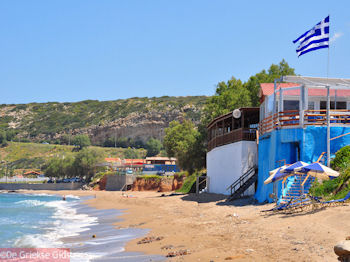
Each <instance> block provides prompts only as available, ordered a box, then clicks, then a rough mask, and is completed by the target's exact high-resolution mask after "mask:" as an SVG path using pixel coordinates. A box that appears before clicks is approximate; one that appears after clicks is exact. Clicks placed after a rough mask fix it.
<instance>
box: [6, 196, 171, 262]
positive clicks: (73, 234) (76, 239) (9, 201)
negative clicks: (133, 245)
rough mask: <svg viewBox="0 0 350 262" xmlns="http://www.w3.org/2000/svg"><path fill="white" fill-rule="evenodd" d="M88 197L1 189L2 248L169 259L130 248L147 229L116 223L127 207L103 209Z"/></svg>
mask: <svg viewBox="0 0 350 262" xmlns="http://www.w3.org/2000/svg"><path fill="white" fill-rule="evenodd" d="M85 200H87V197H84V198H79V197H77V196H73V195H67V196H66V200H65V201H64V200H63V199H62V196H58V195H48V194H19V193H0V248H69V249H70V258H71V259H70V261H72V262H73V261H79V262H83V261H87V262H88V261H118V262H119V261H125V262H131V261H140V262H142V261H164V260H165V258H164V257H161V256H157V255H146V254H143V253H138V252H126V251H125V248H124V247H125V244H126V243H127V242H128V241H130V240H132V239H135V238H139V237H142V236H144V235H146V234H147V233H148V230H146V229H139V228H136V227H127V228H116V227H115V226H113V223H115V222H117V221H118V216H120V215H121V214H122V210H116V209H107V210H106V209H104V210H99V209H95V208H92V207H89V206H88V205H85V204H83V202H84V201H85Z"/></svg>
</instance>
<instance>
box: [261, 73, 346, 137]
mask: <svg viewBox="0 0 350 262" xmlns="http://www.w3.org/2000/svg"><path fill="white" fill-rule="evenodd" d="M284 80H286V81H287V82H289V83H275V84H274V83H267V84H261V91H260V99H261V106H260V119H261V121H260V123H259V135H260V136H262V135H264V134H266V133H269V132H271V131H273V130H275V129H281V128H293V127H298V128H304V127H306V126H311V125H312V126H327V96H328V97H329V99H330V108H329V116H330V117H329V119H330V125H331V126H344V125H349V124H350V90H349V86H350V80H348V79H335V78H333V79H332V78H331V79H324V78H312V77H300V76H288V77H285V79H284ZM291 81H295V83H291ZM327 86H328V87H329V90H328V91H327Z"/></svg>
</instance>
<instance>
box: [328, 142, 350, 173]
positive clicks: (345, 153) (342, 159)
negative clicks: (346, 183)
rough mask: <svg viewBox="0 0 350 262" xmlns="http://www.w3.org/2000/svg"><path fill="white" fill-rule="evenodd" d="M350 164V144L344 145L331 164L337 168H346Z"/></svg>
mask: <svg viewBox="0 0 350 262" xmlns="http://www.w3.org/2000/svg"><path fill="white" fill-rule="evenodd" d="M349 164H350V146H344V147H342V148H341V149H340V150H339V151H338V152H337V153H335V158H334V159H333V161H332V163H331V165H332V168H334V169H336V170H341V169H346V168H347V167H348V166H349Z"/></svg>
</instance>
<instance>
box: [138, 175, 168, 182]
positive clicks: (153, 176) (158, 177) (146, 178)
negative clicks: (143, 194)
mask: <svg viewBox="0 0 350 262" xmlns="http://www.w3.org/2000/svg"><path fill="white" fill-rule="evenodd" d="M139 178H143V179H145V180H148V179H154V180H156V181H160V180H161V179H162V177H161V176H158V175H142V176H139Z"/></svg>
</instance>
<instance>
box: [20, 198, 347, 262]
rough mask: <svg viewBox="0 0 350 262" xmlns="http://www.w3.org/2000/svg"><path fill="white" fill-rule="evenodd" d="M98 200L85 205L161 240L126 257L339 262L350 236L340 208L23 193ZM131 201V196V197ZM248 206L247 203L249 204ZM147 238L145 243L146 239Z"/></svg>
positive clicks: (133, 247) (134, 247)
mask: <svg viewBox="0 0 350 262" xmlns="http://www.w3.org/2000/svg"><path fill="white" fill-rule="evenodd" d="M22 192H26V193H48V194H56V195H57V194H59V195H68V194H70V195H76V196H96V198H91V199H88V200H86V201H85V203H86V204H88V205H89V206H91V207H94V208H96V209H119V210H122V213H123V214H122V215H121V216H120V217H119V218H121V219H122V221H116V222H115V223H113V225H114V226H115V227H116V228H117V229H123V228H124V229H125V228H142V229H150V232H149V233H148V234H147V236H148V237H154V238H157V237H159V238H160V240H159V241H153V242H151V243H146V244H137V242H138V241H140V238H138V239H134V240H131V241H129V242H128V243H127V244H126V246H125V250H126V251H127V252H142V253H145V254H149V255H162V256H166V255H168V254H169V253H171V252H179V251H184V250H186V251H187V252H188V254H187V255H184V256H177V257H173V258H168V260H167V261H224V260H235V261H257V260H258V261H276V260H281V261H282V260H284V261H337V257H336V255H335V254H334V252H333V246H334V245H335V244H336V243H337V242H338V241H340V240H343V239H345V237H346V236H348V235H350V220H349V219H348V218H349V217H350V207H349V206H339V207H330V208H327V209H324V210H318V211H314V212H311V213H302V214H293V215H286V214H277V215H270V216H269V215H262V214H261V212H260V211H261V210H266V209H269V208H270V207H271V206H272V205H273V204H265V205H257V204H254V203H249V201H248V200H242V201H243V202H244V201H245V203H242V201H238V202H235V205H232V204H230V205H227V204H226V202H224V197H223V196H220V195H214V194H202V195H200V196H195V195H171V192H169V193H167V194H164V193H157V192H150V191H144V192H134V191H127V192H126V193H125V192H118V191H35V192H34V191H22ZM126 196H129V197H126ZM247 201H248V202H247ZM141 239H142V238H141Z"/></svg>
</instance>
